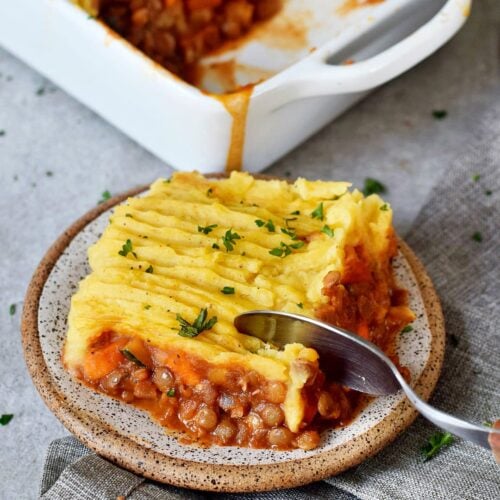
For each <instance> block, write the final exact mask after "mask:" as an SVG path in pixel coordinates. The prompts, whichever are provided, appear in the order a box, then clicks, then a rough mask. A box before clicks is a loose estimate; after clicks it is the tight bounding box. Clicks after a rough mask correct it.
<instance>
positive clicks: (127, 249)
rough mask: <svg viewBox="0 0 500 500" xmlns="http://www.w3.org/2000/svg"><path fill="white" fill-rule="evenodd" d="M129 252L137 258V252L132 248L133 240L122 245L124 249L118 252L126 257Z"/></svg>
mask: <svg viewBox="0 0 500 500" xmlns="http://www.w3.org/2000/svg"><path fill="white" fill-rule="evenodd" d="M129 253H131V254H132V255H133V256H134V257H135V258H136V259H137V254H136V253H135V252H134V251H133V250H132V241H131V240H127V241H126V242H125V244H124V245H123V246H122V249H121V250H120V251H119V252H118V254H119V255H121V256H122V257H126V256H127V255H128V254H129Z"/></svg>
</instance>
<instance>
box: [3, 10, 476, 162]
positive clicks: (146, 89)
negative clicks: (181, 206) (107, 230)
mask: <svg viewBox="0 0 500 500" xmlns="http://www.w3.org/2000/svg"><path fill="white" fill-rule="evenodd" d="M471 1H472V0H385V1H383V2H381V3H375V4H373V5H367V6H365V7H359V8H356V9H352V10H350V11H349V12H344V13H342V11H341V9H342V5H344V4H345V3H346V0H309V1H305V0H288V1H287V2H286V3H285V6H284V9H283V12H282V13H280V14H279V15H278V16H277V17H276V18H274V19H273V20H272V21H271V22H270V23H268V24H267V25H265V26H262V27H260V28H259V29H257V30H256V32H255V33H254V34H252V36H250V37H248V38H247V39H246V41H245V43H242V44H240V45H239V47H237V48H236V49H234V50H233V51H231V52H226V53H223V54H221V55H219V56H217V58H215V59H214V57H212V58H209V59H208V60H207V61H206V64H207V65H209V64H211V65H212V66H211V67H213V63H214V61H215V62H217V59H218V60H219V62H220V60H228V59H233V60H234V61H235V62H236V65H235V67H237V68H238V71H236V73H237V74H236V75H235V78H236V80H237V82H236V83H247V82H248V81H249V80H250V79H251V78H252V76H253V78H255V76H256V75H264V74H265V75H266V76H268V75H272V76H270V77H269V78H267V79H266V80H265V81H263V82H262V83H259V84H257V85H255V87H254V88H253V90H246V91H243V92H237V93H236V94H234V95H231V96H226V97H222V96H219V97H218V98H216V97H214V96H211V95H208V94H207V93H206V92H201V91H200V90H198V89H197V88H195V87H192V86H190V85H188V84H186V83H184V82H182V81H180V80H179V79H178V78H176V77H174V76H172V75H171V74H170V73H169V72H168V71H166V70H164V69H163V68H161V67H159V66H158V65H157V64H155V63H154V62H152V61H151V60H150V59H148V58H147V57H145V56H144V55H143V54H142V53H140V52H139V51H138V50H136V49H135V48H133V47H132V46H130V45H129V44H128V43H127V42H125V41H124V40H122V39H121V38H119V37H117V36H115V35H114V34H112V33H111V32H110V31H109V30H108V29H107V28H106V27H105V26H104V25H102V24H101V23H100V22H97V21H95V20H93V19H90V18H89V16H88V15H87V14H86V13H85V12H84V11H82V10H81V9H79V8H78V7H76V6H75V5H73V4H72V3H71V2H69V0H16V2H7V1H5V2H2V4H1V6H0V44H1V45H3V46H4V47H5V48H6V49H7V50H9V51H11V52H12V53H14V54H15V55H17V56H18V57H19V58H21V59H23V60H25V61H26V62H27V63H28V64H30V65H31V66H33V67H34V68H36V69H37V70H38V71H40V72H41V73H43V74H44V75H46V76H47V77H48V78H50V79H52V80H53V81H54V82H56V83H57V84H58V85H60V86H61V87H62V88H63V89H65V90H66V91H67V92H69V93H70V94H72V95H73V96H75V97H76V98H77V99H79V100H80V101H82V102H83V103H85V104H86V105H87V106H89V107H90V108H92V109H93V110H95V111H96V112H97V113H98V114H100V115H101V116H103V117H104V118H106V119H107V120H109V121H110V122H111V123H113V124H114V125H115V126H117V127H118V128H120V129H121V130H123V131H124V132H125V133H127V134H128V135H129V136H130V137H132V138H133V139H135V140H136V141H137V142H139V143H140V144H142V145H143V146H144V147H145V148H147V149H148V150H150V151H152V152H153V153H155V154H156V155H158V156H159V157H160V158H162V159H163V160H164V161H166V162H167V163H168V164H169V165H171V166H173V167H175V168H177V169H189V170H191V169H198V170H199V171H201V172H214V171H224V170H225V169H226V168H228V167H229V168H239V167H243V168H245V169H247V170H249V171H253V172H255V171H259V170H262V169H263V168H265V167H266V166H268V165H269V164H271V163H272V162H273V161H275V160H276V159H278V158H279V157H281V156H282V155H284V154H285V153H287V152H288V151H290V150H291V149H292V148H294V147H295V146H297V145H298V144H300V143H301V142H302V141H303V140H305V139H306V138H307V137H309V136H310V135H311V134H313V133H314V132H316V131H317V130H319V129H320V128H321V127H323V126H324V125H325V124H326V123H328V122H329V121H331V120H332V119H333V118H335V117H336V116H338V115H339V114H341V113H342V112H343V111H344V110H346V109H347V108H348V107H349V106H351V105H352V104H353V103H355V102H356V101H357V100H359V99H360V98H361V97H363V95H364V94H365V93H366V92H367V91H369V90H371V89H373V88H375V87H377V86H379V85H381V84H383V83H385V82H387V81H389V80H391V79H392V78H394V77H396V76H398V75H399V74H401V73H403V72H404V71H406V70H407V69H409V68H411V67H412V66H414V65H415V64H417V63H419V62H420V61H422V60H423V59H424V58H426V57H427V56H429V55H430V54H431V53H432V52H434V51H435V50H437V49H438V48H439V47H441V46H442V45H443V44H444V43H445V42H446V41H447V40H449V39H450V37H452V36H453V35H454V34H455V33H456V32H457V31H458V30H459V28H460V27H461V26H462V24H463V23H464V22H465V19H466V18H467V16H468V13H469V10H470V5H471ZM359 2H360V3H362V0H359ZM350 3H353V2H352V1H351V2H350ZM354 3H355V2H354ZM292 35H293V37H292ZM273 37H274V39H273ZM287 37H289V39H287ZM298 39H300V40H298ZM349 59H351V60H353V61H354V64H342V63H343V62H344V61H346V60H349ZM207 73H208V76H207V78H206V82H205V85H206V86H207V87H208V88H212V89H217V88H219V87H221V83H220V82H218V81H217V75H216V74H215V77H214V76H213V75H212V76H211V75H210V73H209V72H207ZM214 78H215V80H214ZM250 92H251V95H250ZM246 98H249V100H248V101H247V99H246ZM246 104H247V105H248V114H247V117H246V121H245V113H244V111H245V110H244V108H245V105H246ZM230 110H231V111H232V113H231V112H230ZM235 114H236V115H237V116H236V119H234V115H235ZM243 145H244V148H243ZM240 153H242V159H241V160H242V161H240V160H239V155H240Z"/></svg>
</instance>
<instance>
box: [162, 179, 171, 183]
mask: <svg viewBox="0 0 500 500" xmlns="http://www.w3.org/2000/svg"><path fill="white" fill-rule="evenodd" d="M171 182H172V179H165V180H164V181H163V184H170V183H171Z"/></svg>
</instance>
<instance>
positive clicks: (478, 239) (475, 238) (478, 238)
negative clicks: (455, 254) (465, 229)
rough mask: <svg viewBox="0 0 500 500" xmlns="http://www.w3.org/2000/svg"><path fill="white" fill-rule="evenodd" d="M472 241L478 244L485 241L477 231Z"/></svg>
mask: <svg viewBox="0 0 500 500" xmlns="http://www.w3.org/2000/svg"><path fill="white" fill-rule="evenodd" d="M472 239H473V240H474V241H477V242H478V243H481V241H483V235H482V234H481V233H480V232H479V231H476V232H475V233H474V234H473V235H472Z"/></svg>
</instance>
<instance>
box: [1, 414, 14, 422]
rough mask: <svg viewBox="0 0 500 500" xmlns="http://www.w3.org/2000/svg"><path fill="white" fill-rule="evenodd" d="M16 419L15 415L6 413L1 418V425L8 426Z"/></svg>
mask: <svg viewBox="0 0 500 500" xmlns="http://www.w3.org/2000/svg"><path fill="white" fill-rule="evenodd" d="M13 418H14V415H12V414H11V413H4V414H2V416H1V417H0V425H7V424H8V423H9V422H10V421H11V420H12V419H13Z"/></svg>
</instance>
